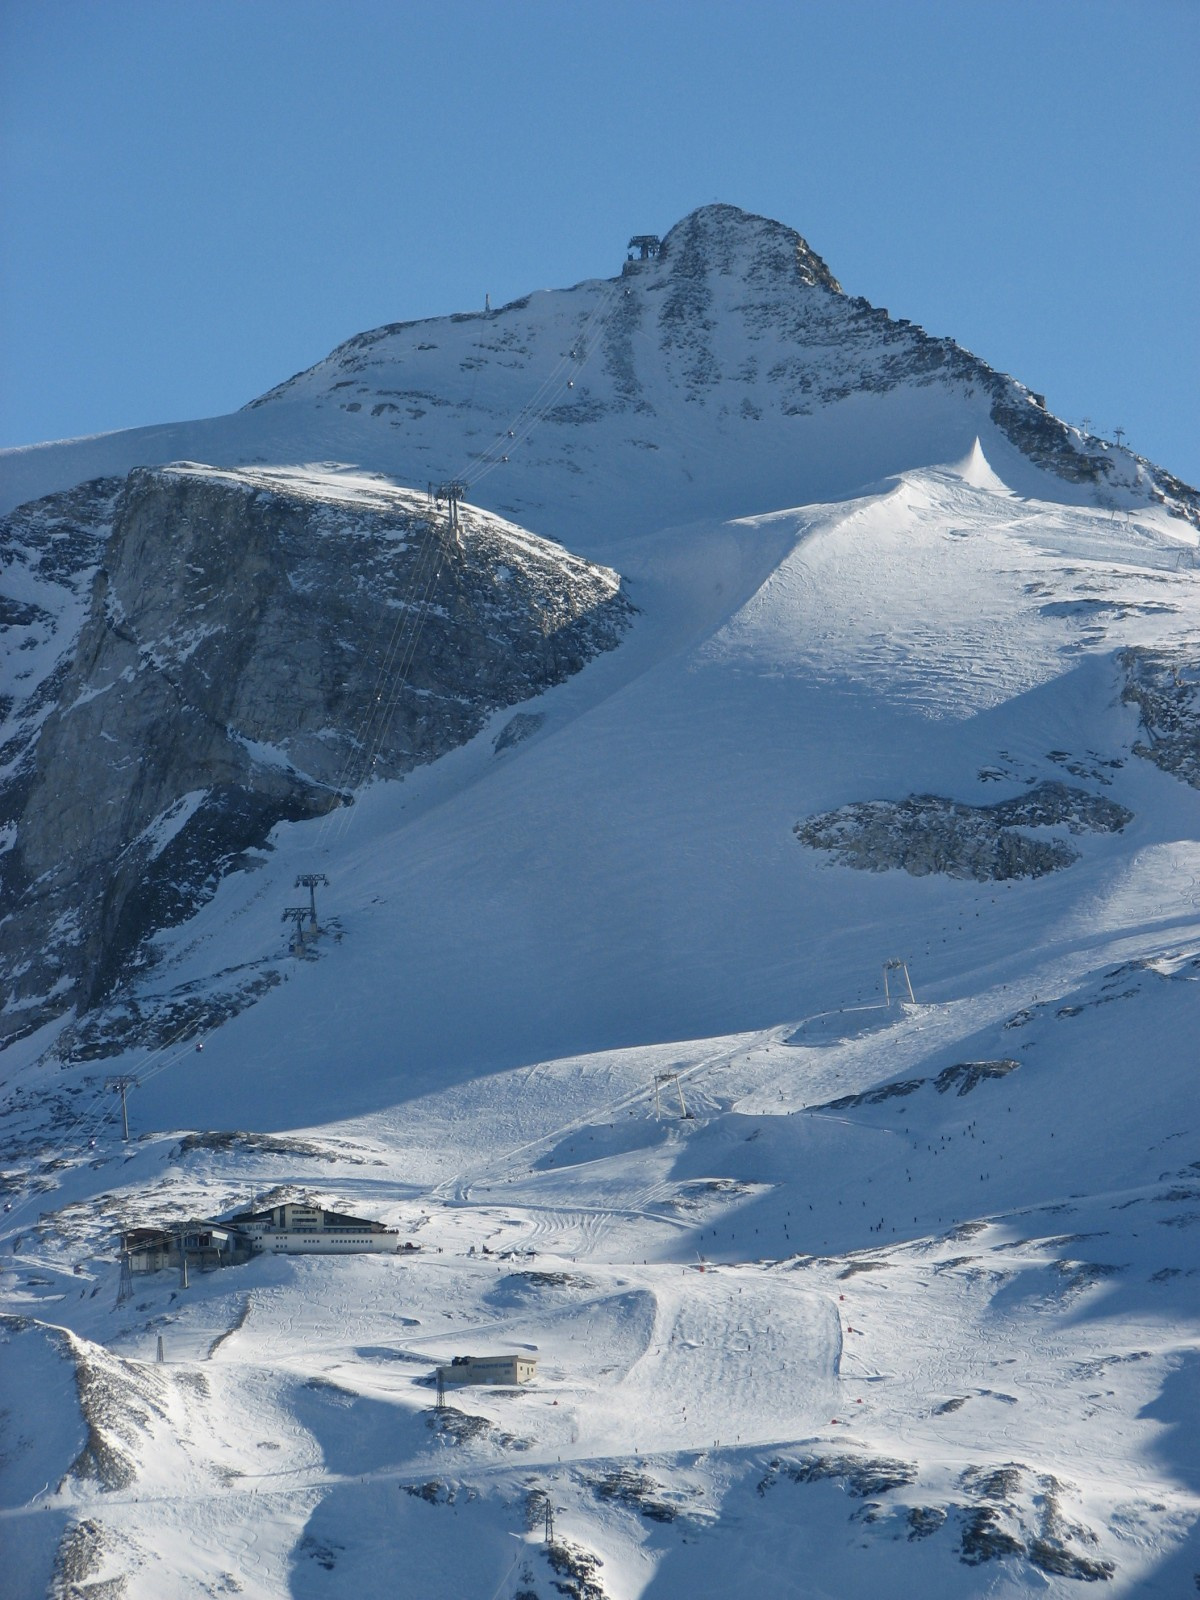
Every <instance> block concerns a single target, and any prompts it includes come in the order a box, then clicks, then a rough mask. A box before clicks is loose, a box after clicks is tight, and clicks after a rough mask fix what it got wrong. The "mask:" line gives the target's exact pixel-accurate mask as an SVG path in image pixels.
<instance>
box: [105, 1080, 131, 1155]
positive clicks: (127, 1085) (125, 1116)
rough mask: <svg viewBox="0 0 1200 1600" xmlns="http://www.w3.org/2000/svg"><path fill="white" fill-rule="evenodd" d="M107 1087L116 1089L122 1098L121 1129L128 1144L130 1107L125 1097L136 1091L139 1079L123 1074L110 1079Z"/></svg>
mask: <svg viewBox="0 0 1200 1600" xmlns="http://www.w3.org/2000/svg"><path fill="white" fill-rule="evenodd" d="M106 1087H107V1088H109V1089H115V1090H116V1092H117V1093H118V1094H119V1095H120V1096H121V1128H122V1133H121V1137H122V1138H123V1139H124V1141H125V1143H126V1144H128V1143H129V1107H128V1105H127V1104H126V1103H125V1096H126V1094H127V1093H128V1091H129V1090H130V1089H136V1088H137V1079H136V1078H135V1077H132V1076H131V1075H128V1074H125V1073H122V1074H121V1075H120V1076H119V1077H116V1078H109V1080H108V1083H107V1085H106Z"/></svg>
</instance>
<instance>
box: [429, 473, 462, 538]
mask: <svg viewBox="0 0 1200 1600" xmlns="http://www.w3.org/2000/svg"><path fill="white" fill-rule="evenodd" d="M466 498H467V486H466V484H465V483H460V482H459V481H458V479H457V478H452V479H451V480H450V482H449V483H439V484H438V486H437V493H436V494H435V495H434V501H435V503H436V504H437V505H439V506H440V505H442V504H443V503H444V504H445V506H446V508H447V511H448V513H449V517H450V537H451V538H452V539H453V540H454V542H455V544H456V545H458V547H459V548H460V549H461V548H462V531H461V529H460V527H459V521H458V503H459V501H460V500H465V499H466Z"/></svg>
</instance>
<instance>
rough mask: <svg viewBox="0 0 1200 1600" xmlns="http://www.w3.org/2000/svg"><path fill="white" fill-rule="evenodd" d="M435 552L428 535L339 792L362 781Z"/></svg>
mask: <svg viewBox="0 0 1200 1600" xmlns="http://www.w3.org/2000/svg"><path fill="white" fill-rule="evenodd" d="M426 527H427V528H428V530H429V532H430V534H431V535H434V529H433V526H432V523H431V522H429V521H427V522H426ZM437 554H438V549H437V539H436V536H431V537H430V538H428V539H427V541H426V544H425V548H424V549H423V550H422V551H421V554H420V556H419V557H418V559H417V561H416V562H415V563H414V565H413V569H412V571H411V573H410V575H409V580H408V583H407V585H406V586H405V591H404V594H403V597H402V598H401V600H400V601H399V603H398V609H397V612H396V616H395V619H394V621H393V623H392V628H391V634H390V637H389V638H388V641H387V644H386V646H385V647H384V649H383V651H382V654H381V658H380V662H379V667H378V670H377V672H376V674H375V682H374V684H373V686H372V689H371V692H370V695H369V697H368V701H367V705H366V708H365V709H364V710H363V712H362V713H361V715H360V717H359V719H358V723H357V726H356V727H355V728H354V729H353V730H352V732H351V736H350V741H349V745H348V748H347V751H346V754H345V756H344V758H343V761H342V765H341V769H340V771H339V774H338V777H337V780H336V783H335V786H334V787H335V789H336V790H337V792H338V793H341V792H342V791H343V790H345V789H347V788H351V789H353V788H356V787H357V786H358V784H359V783H361V782H362V781H363V778H364V776H365V769H364V766H363V763H364V760H365V758H364V756H363V754H362V752H363V751H364V750H366V749H368V747H369V746H370V744H371V740H372V730H373V725H374V721H375V717H376V714H377V709H378V705H379V702H380V698H381V696H382V694H383V693H384V690H385V688H386V685H387V682H388V679H389V677H390V674H391V670H392V665H393V663H394V661H395V659H396V657H397V655H398V654H400V653H402V651H403V647H404V635H405V632H406V630H407V629H408V628H410V627H412V626H413V625H414V623H415V618H414V608H415V604H416V596H417V591H418V588H419V587H420V586H422V585H423V584H425V581H426V577H427V569H428V567H429V566H430V564H431V563H433V562H434V561H436V558H437ZM378 637H379V635H377V636H376V638H377V639H378ZM356 774H357V776H356ZM335 814H336V812H335V811H329V812H326V814H325V816H324V817H323V818H322V821H321V828H320V830H319V832H318V834H317V839H316V843H317V846H318V847H320V846H321V845H322V844H323V843H324V842H325V837H326V835H327V834H328V832H329V829H330V827H331V818H332V817H333V816H334V815H335Z"/></svg>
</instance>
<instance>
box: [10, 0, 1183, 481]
mask: <svg viewBox="0 0 1200 1600" xmlns="http://www.w3.org/2000/svg"><path fill="white" fill-rule="evenodd" d="M1197 62H1200V3H1197V0H778V3H777V0H636V3H630V0H328V3H315V0H0V182H2V193H0V205H2V208H3V224H2V233H0V318H2V322H0V352H2V362H3V366H2V368H0V444H19V443H28V442H32V441H34V440H38V439H46V438H56V437H63V436H66V435H70V434H77V433H86V432H96V431H100V430H103V429H108V428H117V427H125V426H132V425H136V424H139V423H148V422H163V421H170V420H176V419H181V418H186V417H195V416H207V415H213V414H216V413H219V412H224V411H229V410H232V409H234V408H236V407H238V406H240V405H242V404H243V403H244V402H245V401H247V400H249V399H251V398H252V397H253V396H254V395H256V394H258V393H261V392H262V391H263V390H264V389H267V388H269V387H270V386H271V385H272V384H274V383H276V382H278V381H280V380H281V379H283V378H285V377H288V376H289V375H290V374H291V373H293V372H295V371H297V370H298V369H300V368H302V367H305V366H307V365H309V364H310V363H311V362H313V361H315V360H318V359H319V358H320V357H321V356H323V355H324V354H325V353H326V352H327V351H328V350H329V349H330V348H331V347H332V346H333V345H334V344H336V343H337V342H338V341H340V340H341V339H343V338H346V337H347V336H349V335H350V334H353V333H356V332H359V331H361V330H362V329H364V328H369V327H374V326H376V325H378V324H380V323H383V322H389V321H396V320H400V319H403V318H409V317H419V316H428V315H436V314H440V313H443V312H449V311H454V310H460V309H464V308H473V307H475V306H478V305H480V304H481V303H482V301H483V296H484V293H485V291H490V293H491V295H492V299H493V301H494V302H500V301H502V300H505V299H508V298H511V297H513V296H515V295H518V294H521V293H524V292H525V291H527V290H529V289H533V288H541V287H549V286H554V285H562V284H568V283H573V282H576V281H578V280H579V279H580V278H585V277H593V276H603V275H609V274H612V273H615V272H616V271H617V270H618V269H619V267H620V263H621V261H622V259H623V256H624V245H625V241H626V239H627V238H628V237H629V235H630V234H631V233H633V232H643V231H652V232H665V231H666V229H667V228H669V227H670V226H671V224H672V223H674V222H675V221H677V220H678V218H679V217H680V216H682V215H684V214H685V213H686V212H687V211H689V210H690V209H691V208H692V207H694V206H696V205H699V204H703V203H705V202H707V201H710V200H715V199H720V200H726V201H730V202H732V203H733V204H735V205H740V206H743V207H745V208H746V209H747V210H751V211H759V212H763V213H766V214H767V215H770V216H773V217H777V218H779V219H780V220H781V221H784V222H787V223H789V224H790V225H792V226H793V227H795V228H798V229H799V231H800V232H801V233H803V234H804V235H805V236H806V237H807V238H808V240H809V242H810V243H811V244H812V245H813V247H814V248H815V249H816V250H818V251H819V252H820V253H821V254H822V255H823V256H825V258H826V260H827V261H828V262H829V264H830V266H831V268H832V269H833V271H834V272H835V274H836V275H837V276H838V277H839V278H840V279H841V281H842V283H843V284H844V286H845V287H846V289H847V290H848V291H849V292H851V293H861V294H865V295H867V296H868V298H870V299H871V300H873V301H874V302H875V303H876V304H879V305H885V306H887V307H888V308H889V309H890V310H891V311H892V312H893V314H895V315H900V316H907V317H911V318H912V319H913V320H915V321H917V322H920V323H922V324H923V325H924V326H925V327H927V328H929V329H930V330H931V331H933V332H936V333H946V334H951V335H952V336H954V337H955V338H956V339H958V340H959V342H960V343H962V344H964V345H966V346H967V347H968V348H970V349H972V350H974V351H975V352H976V353H977V354H979V355H981V356H982V357H984V358H985V359H986V360H988V361H989V362H991V363H992V364H993V365H994V366H997V367H999V368H1001V369H1003V370H1005V371H1009V372H1012V373H1013V374H1015V375H1016V376H1017V377H1019V378H1021V379H1022V380H1023V381H1024V382H1026V383H1028V384H1030V385H1031V387H1033V388H1034V389H1038V390H1042V391H1044V392H1045V394H1046V396H1047V399H1048V402H1049V404H1050V406H1051V408H1052V409H1054V410H1056V411H1057V412H1058V413H1059V414H1060V415H1063V416H1065V417H1067V418H1068V419H1069V420H1071V421H1078V420H1079V418H1080V417H1081V416H1083V415H1088V416H1090V417H1092V418H1093V419H1094V423H1095V426H1096V427H1097V429H1098V430H1099V431H1105V432H1110V433H1111V430H1112V428H1113V427H1114V426H1115V425H1117V424H1118V423H1119V424H1122V425H1123V426H1124V427H1125V428H1126V429H1127V430H1128V434H1129V441H1130V443H1131V444H1132V445H1133V446H1134V447H1135V448H1137V449H1139V450H1141V451H1143V452H1144V453H1145V454H1147V455H1149V456H1151V457H1152V458H1154V459H1155V460H1157V461H1159V462H1160V463H1161V464H1162V465H1164V466H1166V467H1168V468H1170V469H1171V470H1173V471H1175V472H1177V473H1179V474H1180V475H1181V476H1183V477H1185V478H1187V479H1189V480H1190V481H1191V482H1192V483H1198V482H1200V437H1198V430H1197V403H1196V372H1197V370H1198V368H1200V335H1198V327H1200V318H1198V308H1197V298H1198V297H1197V280H1198V276H1200V275H1198V272H1197V262H1198V261H1200V216H1198V211H1200V201H1198V196H1200V96H1198V95H1197V90H1196V65H1197Z"/></svg>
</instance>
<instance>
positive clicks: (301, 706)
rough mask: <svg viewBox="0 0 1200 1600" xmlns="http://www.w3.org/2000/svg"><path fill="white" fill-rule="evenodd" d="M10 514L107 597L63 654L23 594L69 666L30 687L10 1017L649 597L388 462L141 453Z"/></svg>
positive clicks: (12, 915) (21, 744)
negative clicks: (274, 834) (386, 483)
mask: <svg viewBox="0 0 1200 1600" xmlns="http://www.w3.org/2000/svg"><path fill="white" fill-rule="evenodd" d="M106 519H111V528H112V531H111V535H110V536H109V538H108V541H107V545H106V546H104V547H103V549H102V538H103V532H104V527H105V522H106ZM7 537H8V541H9V545H8V549H9V551H10V554H15V553H16V552H18V551H19V552H20V553H21V554H22V556H23V558H24V566H25V570H26V571H27V572H28V573H30V574H32V575H33V576H35V577H36V578H37V579H38V581H40V582H41V583H42V584H43V585H44V586H49V585H52V584H56V585H57V586H58V587H59V588H60V589H61V590H62V591H63V592H64V594H65V595H66V596H67V597H68V599H69V600H70V603H71V605H73V606H75V607H76V608H77V609H78V610H79V611H80V612H81V613H82V619H81V627H80V631H79V633H78V638H77V642H76V643H75V647H74V650H73V652H70V653H62V654H60V655H59V656H58V657H57V658H55V657H54V655H53V640H52V638H51V637H50V636H51V633H52V627H53V621H54V618H53V614H52V613H51V612H50V611H49V610H48V609H45V608H43V607H41V606H39V605H38V604H37V602H36V601H34V600H33V599H29V600H17V599H11V600H10V601H9V602H8V606H9V617H8V620H9V624H10V644H11V645H13V646H14V647H15V658H16V659H17V660H18V661H19V660H20V659H21V657H22V648H21V646H22V643H23V640H22V639H20V638H19V637H17V636H18V635H20V634H23V635H24V638H25V639H28V640H30V641H32V648H31V651H30V655H31V658H32V657H33V656H38V657H39V658H40V659H41V660H42V664H43V666H44V667H45V668H47V669H48V670H46V671H45V673H44V676H43V677H42V679H41V680H40V682H39V684H38V686H37V688H36V690H35V691H34V692H31V693H30V694H27V695H26V696H25V697H24V698H23V699H22V701H21V702H20V704H19V705H18V704H16V703H10V705H9V708H8V709H9V714H10V719H11V720H12V722H13V729H12V732H11V734H10V738H9V743H8V745H7V746H6V750H7V751H8V752H9V753H10V757H11V759H10V762H9V767H8V777H7V783H6V788H5V798H6V807H5V811H6V823H7V826H8V829H9V836H10V843H11V848H10V849H9V850H8V851H7V852H6V853H5V854H4V856H3V857H0V860H2V861H3V864H4V880H3V886H4V903H5V908H6V913H7V914H6V916H5V919H4V922H3V924H0V941H2V943H0V961H2V962H3V969H2V970H3V982H4V988H5V998H6V1006H5V1012H6V1022H5V1030H6V1033H7V1034H8V1035H9V1036H11V1035H12V1034H13V1033H15V1032H24V1031H26V1030H27V1029H28V1028H29V1027H31V1026H33V1025H35V1024H36V1023H37V1022H39V1021H41V1020H44V1018H45V1017H46V1016H47V1015H48V1014H52V1013H53V1012H55V1011H59V1010H62V1009H65V1008H66V1007H68V1006H71V1005H76V1006H79V1007H87V1006H88V1005H90V1004H92V1003H94V1002H95V1001H96V1000H98V999H99V998H100V997H101V996H102V995H104V994H105V993H106V992H108V990H110V989H111V987H112V985H113V984H114V982H115V981H116V980H117V979H118V978H119V977H120V976H121V975H122V974H123V973H125V972H127V971H128V970H129V969H130V967H131V965H134V966H136V964H137V963H138V962H139V961H144V960H146V959H147V958H148V949H147V940H148V939H149V937H150V936H151V935H152V934H153V933H154V932H155V931H156V930H157V929H159V928H162V927H164V926H166V925H169V924H172V923H176V922H178V921H181V920H183V919H184V918H186V917H187V916H188V915H190V914H191V913H192V912H193V911H194V910H195V909H196V908H197V906H199V905H200V904H202V903H203V902H204V901H205V900H206V899H207V898H208V897H209V896H210V895H211V894H212V893H213V891H214V890H215V888H216V886H217V884H218V883H219V881H220V879H221V877H222V876H223V875H224V874H225V873H226V872H228V871H230V870H232V869H234V868H235V867H238V866H244V865H247V864H248V863H250V862H252V860H253V855H254V852H255V851H258V850H261V849H262V848H263V847H264V846H265V845H266V843H267V841H268V837H269V835H270V832H271V829H272V828H273V827H274V826H275V825H276V824H277V823H279V822H281V821H300V820H303V819H306V818H313V817H318V816H321V815H323V814H325V813H327V812H329V811H331V810H332V809H333V808H335V807H337V806H339V805H341V804H342V803H343V802H350V801H351V799H352V792H353V791H354V790H355V789H357V788H359V787H360V786H361V785H362V784H363V783H364V782H366V781H368V780H369V779H371V778H377V777H391V778H395V777H399V776H402V775H403V774H404V773H405V772H408V771H410V770H411V769H412V768H413V767H414V766H416V765H418V764H420V763H424V762H428V761H432V760H435V759H436V758H437V757H438V756H439V755H441V754H443V753H445V752H446V751H447V750H450V749H452V748H454V747H455V746H456V745H459V744H462V743H464V742H465V741H466V740H468V739H470V738H471V737H472V736H473V735H474V734H476V733H477V732H478V731H479V730H480V728H481V727H482V726H483V725H484V723H485V722H486V721H487V719H488V718H489V717H490V716H491V714H492V713H493V712H495V711H496V710H497V709H498V708H500V707H503V706H505V705H510V704H515V703H517V702H520V701H524V700H527V699H529V698H530V697H531V696H534V695H536V694H537V693H538V692H539V691H540V690H542V689H544V688H546V687H547V686H549V685H550V684H554V683H558V682H560V681H562V680H563V679H564V678H566V677H567V676H569V675H570V674H571V673H573V672H576V671H578V670H579V668H580V667H581V666H582V665H583V664H584V662H585V661H587V660H588V659H589V658H590V657H591V656H593V655H595V654H596V653H597V652H598V651H601V650H607V649H611V648H612V647H613V646H614V645H615V644H616V643H617V642H618V640H619V639H620V636H621V633H622V631H623V630H624V628H625V627H626V626H627V625H628V622H629V620H630V616H631V611H632V608H631V607H630V605H629V603H628V601H627V600H626V599H625V597H624V596H623V594H622V593H621V590H620V580H619V578H618V576H617V574H616V573H614V572H612V571H611V570H610V569H607V568H602V567H598V566H594V565H590V564H588V563H586V562H583V561H580V560H578V559H576V558H575V557H572V556H570V555H568V554H567V553H566V552H565V551H564V550H562V549H560V548H558V547H556V546H554V545H551V544H548V543H546V542H544V541H541V540H538V539H535V538H533V537H531V536H529V535H527V534H524V533H522V532H521V531H520V530H519V529H516V528H514V527H511V526H509V525H507V524H504V523H502V522H500V521H499V520H498V519H496V518H494V517H489V516H486V515H483V514H480V513H475V512H472V511H470V510H464V511H463V512H462V513H461V532H460V534H459V535H458V536H457V537H456V536H454V535H453V534H452V533H451V532H450V530H449V527H448V522H447V518H446V515H445V513H444V512H443V511H442V510H439V509H438V508H435V507H434V506H432V505H430V504H429V503H428V502H427V501H426V499H425V497H424V496H421V495H416V494H403V493H397V492H395V491H392V490H389V489H387V488H385V487H381V486H373V485H370V484H364V483H356V484H354V485H347V484H345V483H339V482H338V481H336V480H319V479H313V478H311V477H310V478H306V479H304V480H302V481H298V480H290V479H288V478H286V477H281V476H273V475H271V474H269V473H263V472H226V473H220V472H214V471H209V470H206V469H204V468H200V467H195V466H191V465H186V464H185V465H181V466H177V467H172V468H168V469H165V470H140V471H136V472H134V473H132V474H131V475H130V477H129V479H128V481H127V482H126V483H125V484H124V485H123V486H119V487H115V486H114V485H112V484H111V483H101V484H97V485H93V486H90V488H88V489H87V490H86V491H85V490H79V491H75V493H74V494H73V495H71V496H58V497H55V499H54V500H52V501H49V502H44V503H42V504H41V505H37V506H33V507H29V508H26V509H25V510H23V511H22V513H21V514H20V515H19V516H17V517H15V518H12V519H10V522H9V525H8V530H7ZM101 555H102V564H101V561H100V560H99V559H98V558H100V557H101ZM89 583H90V596H89V598H88V599H87V602H86V611H83V606H84V601H83V598H82V595H81V592H80V591H81V590H83V589H84V588H86V587H87V586H88V584H89ZM14 587H15V586H14ZM18 687H19V685H18Z"/></svg>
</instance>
